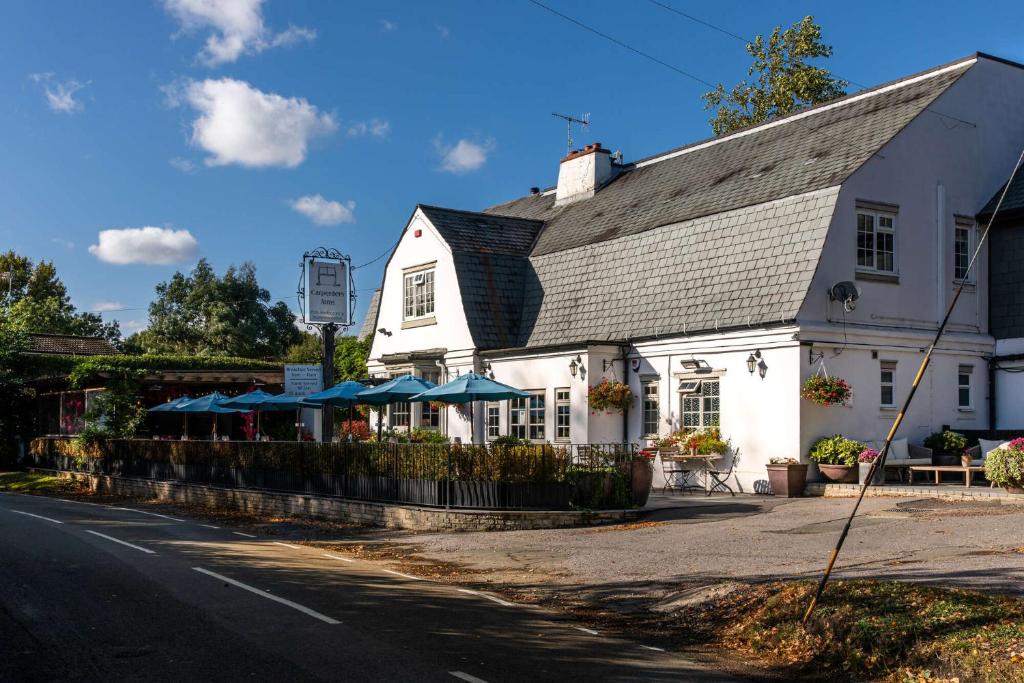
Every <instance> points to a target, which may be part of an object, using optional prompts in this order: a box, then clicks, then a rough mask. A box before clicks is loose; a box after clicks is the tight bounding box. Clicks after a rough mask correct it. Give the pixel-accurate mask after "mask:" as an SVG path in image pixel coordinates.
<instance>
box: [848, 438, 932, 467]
mask: <svg viewBox="0 0 1024 683" xmlns="http://www.w3.org/2000/svg"><path fill="white" fill-rule="evenodd" d="M861 443H863V444H864V445H865V446H867V447H868V448H872V449H874V450H876V451H878V452H879V453H881V452H882V447H883V446H885V439H879V440H877V441H862V442H861ZM918 461H921V462H918ZM926 463H927V464H930V463H931V460H929V459H923V460H922V459H921V458H918V459H917V460H915V461H914V462H910V448H909V446H908V445H907V440H906V439H895V440H893V442H892V443H891V444H890V445H889V457H888V458H886V459H885V464H886V465H896V464H898V465H922V464H926Z"/></svg>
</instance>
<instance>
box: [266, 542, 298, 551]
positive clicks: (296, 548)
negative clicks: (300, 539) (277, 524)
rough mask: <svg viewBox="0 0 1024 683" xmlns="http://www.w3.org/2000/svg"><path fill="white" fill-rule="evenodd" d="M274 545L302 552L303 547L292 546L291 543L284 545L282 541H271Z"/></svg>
mask: <svg viewBox="0 0 1024 683" xmlns="http://www.w3.org/2000/svg"><path fill="white" fill-rule="evenodd" d="M271 543H273V544H274V545H283V546H284V547H285V548H292V549H294V550H302V546H301V545H292V544H291V543H282V542H281V541H271Z"/></svg>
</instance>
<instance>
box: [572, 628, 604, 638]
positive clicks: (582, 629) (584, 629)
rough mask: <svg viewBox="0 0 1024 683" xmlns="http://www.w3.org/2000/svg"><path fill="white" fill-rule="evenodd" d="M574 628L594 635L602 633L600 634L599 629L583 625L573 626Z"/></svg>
mask: <svg viewBox="0 0 1024 683" xmlns="http://www.w3.org/2000/svg"><path fill="white" fill-rule="evenodd" d="M573 628H574V629H576V630H577V631H583V632H584V633H589V634H590V635H592V636H596V635H600V634H598V632H597V631H595V630H594V629H592V628H583V627H582V626H573Z"/></svg>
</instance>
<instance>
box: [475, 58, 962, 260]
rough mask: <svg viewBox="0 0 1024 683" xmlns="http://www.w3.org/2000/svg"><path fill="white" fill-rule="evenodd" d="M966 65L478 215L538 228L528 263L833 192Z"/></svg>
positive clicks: (657, 158)
mask: <svg viewBox="0 0 1024 683" xmlns="http://www.w3.org/2000/svg"><path fill="white" fill-rule="evenodd" d="M974 61H975V60H974V59H973V58H972V59H969V60H966V61H961V62H959V63H956V64H953V65H951V66H947V67H941V68H939V69H937V70H933V71H930V72H925V73H924V74H921V75H918V76H913V77H910V78H908V79H904V80H902V81H898V82H896V83H894V84H891V85H888V86H882V87H880V88H878V89H875V90H872V91H868V92H865V93H862V94H857V95H851V96H849V97H846V98H843V99H842V100H839V101H836V102H832V103H828V104H824V105H820V106H818V107H814V108H811V109H809V110H807V111H804V112H800V113H797V114H794V115H791V116H788V117H785V118H783V119H780V120H777V121H772V122H769V123H766V124H762V125H760V126H756V127H753V128H748V129H745V130H742V131H739V132H737V133H735V134H733V135H728V136H725V137H722V138H717V139H712V140H706V141H703V142H700V143H696V144H694V145H690V146H688V147H683V148H680V149H677V150H673V151H671V152H668V153H665V154H663V155H660V156H657V157H652V158H649V159H646V160H642V161H638V162H635V163H633V164H630V165H628V166H626V167H624V168H623V169H622V171H621V172H620V173H619V174H618V176H617V177H615V178H614V179H613V180H612V181H611V182H609V183H608V184H607V185H605V186H604V187H602V188H601V189H600V190H598V192H597V193H596V194H595V195H594V196H593V197H592V198H589V199H585V200H582V201H578V202H575V203H572V204H568V205H565V206H561V207H555V205H554V204H555V195H554V193H553V192H546V193H544V194H541V195H529V196H526V197H522V198H520V199H517V200H514V201H512V202H509V203H507V204H501V205H498V206H494V207H491V208H489V209H486V212H487V213H491V214H497V215H502V216H517V217H521V218H529V219H534V220H542V221H544V230H543V232H542V233H541V235H540V238H539V239H538V240H537V245H536V247H535V248H534V249H533V252H532V255H534V256H540V255H544V254H550V253H553V252H557V251H561V250H564V249H572V248H574V247H579V246H582V245H584V244H596V243H599V242H603V241H605V240H610V239H615V238H617V237H622V236H625V235H634V234H637V233H641V232H644V231H645V230H650V229H652V228H656V227H659V226H662V225H669V224H672V223H679V222H681V221H686V220H691V219H693V218H699V217H701V216H710V215H713V214H716V213H721V212H723V211H730V210H733V209H737V208H741V207H744V206H751V205H754V204H761V203H763V202H768V201H772V200H775V199H779V198H781V197H788V196H791V195H794V194H800V193H803V192H809V191H813V190H818V189H822V188H826V187H831V186H834V185H838V184H841V183H842V182H843V181H844V180H845V179H846V178H848V177H849V176H850V175H852V174H853V172H854V171H856V170H857V169H858V168H860V167H861V165H863V164H864V163H865V162H866V161H867V160H868V159H870V158H871V157H872V156H874V155H876V154H879V152H880V150H881V149H882V147H884V146H885V144H886V143H887V142H889V140H891V139H892V138H893V137H894V136H895V135H896V133H898V132H899V131H900V130H902V129H903V127H904V126H906V125H907V124H908V123H910V121H911V120H912V119H913V118H914V117H916V116H917V115H918V114H919V113H920V112H921V111H922V110H923V109H924V108H925V107H927V106H928V105H930V104H931V103H932V102H933V101H934V100H935V98H937V97H938V96H939V95H941V94H942V93H943V92H945V91H946V89H947V88H948V87H949V86H950V85H951V84H952V83H953V82H954V81H956V79H957V78H959V77H960V76H961V75H963V73H964V72H965V71H967V69H969V68H970V67H971V66H972V65H973V64H974Z"/></svg>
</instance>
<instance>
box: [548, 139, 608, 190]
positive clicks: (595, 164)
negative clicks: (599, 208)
mask: <svg viewBox="0 0 1024 683" xmlns="http://www.w3.org/2000/svg"><path fill="white" fill-rule="evenodd" d="M615 171H616V169H615V166H614V165H613V164H612V160H611V155H610V154H609V152H608V150H606V149H604V148H603V147H601V143H600V142H595V143H594V144H592V145H587V146H586V147H584V148H583V149H577V150H573V151H572V152H569V154H567V155H566V156H565V158H564V159H562V162H561V164H559V166H558V189H557V190H556V191H555V206H564V205H565V204H571V203H572V202H575V201H578V200H580V199H587V198H589V197H593V196H594V193H595V192H597V191H598V190H599V189H600V188H601V186H602V185H604V184H605V183H607V182H608V181H609V180H611V179H612V177H613V176H614V175H615Z"/></svg>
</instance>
